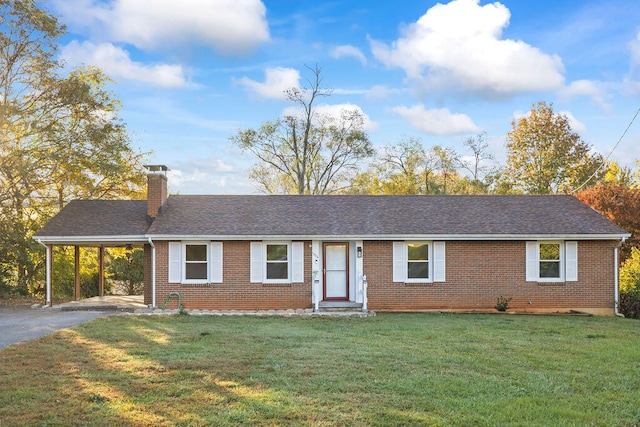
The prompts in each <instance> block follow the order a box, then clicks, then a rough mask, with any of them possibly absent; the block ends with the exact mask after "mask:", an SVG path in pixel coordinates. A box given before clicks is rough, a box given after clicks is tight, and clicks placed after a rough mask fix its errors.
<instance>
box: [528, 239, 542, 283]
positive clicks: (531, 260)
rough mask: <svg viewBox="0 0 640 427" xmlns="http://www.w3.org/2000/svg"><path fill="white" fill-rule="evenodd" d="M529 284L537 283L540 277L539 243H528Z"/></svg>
mask: <svg viewBox="0 0 640 427" xmlns="http://www.w3.org/2000/svg"><path fill="white" fill-rule="evenodd" d="M526 266H527V267H526V268H527V273H526V280H527V282H537V281H538V277H539V276H540V271H539V270H540V263H539V262H538V242H527V260H526Z"/></svg>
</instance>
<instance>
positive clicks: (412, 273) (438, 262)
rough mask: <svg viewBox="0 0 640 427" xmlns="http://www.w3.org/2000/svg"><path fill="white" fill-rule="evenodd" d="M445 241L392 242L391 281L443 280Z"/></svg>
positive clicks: (424, 281) (427, 281)
mask: <svg viewBox="0 0 640 427" xmlns="http://www.w3.org/2000/svg"><path fill="white" fill-rule="evenodd" d="M445 269H446V261H445V242H393V281H394V282H404V283H431V282H444V281H445Z"/></svg>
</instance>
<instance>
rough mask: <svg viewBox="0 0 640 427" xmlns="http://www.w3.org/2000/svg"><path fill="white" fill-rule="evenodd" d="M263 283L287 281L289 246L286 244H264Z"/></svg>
mask: <svg viewBox="0 0 640 427" xmlns="http://www.w3.org/2000/svg"><path fill="white" fill-rule="evenodd" d="M264 252H265V260H264V262H265V265H264V279H265V282H288V281H289V265H290V264H289V245H288V244H286V243H266V244H265V251H264Z"/></svg>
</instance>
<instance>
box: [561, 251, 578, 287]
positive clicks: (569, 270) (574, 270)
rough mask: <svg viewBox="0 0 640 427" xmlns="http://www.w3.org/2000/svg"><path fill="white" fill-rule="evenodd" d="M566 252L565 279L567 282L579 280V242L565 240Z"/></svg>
mask: <svg viewBox="0 0 640 427" xmlns="http://www.w3.org/2000/svg"><path fill="white" fill-rule="evenodd" d="M564 246H565V248H564V254H565V257H566V262H565V280H566V281H567V282H577V281H578V242H565V243H564Z"/></svg>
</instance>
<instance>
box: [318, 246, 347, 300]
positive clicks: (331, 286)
mask: <svg viewBox="0 0 640 427" xmlns="http://www.w3.org/2000/svg"><path fill="white" fill-rule="evenodd" d="M322 249H323V254H324V255H323V260H324V269H323V276H324V299H325V300H334V301H336V300H338V301H339V300H342V301H348V300H349V244H348V243H333V242H331V243H324V244H323V245H322Z"/></svg>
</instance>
